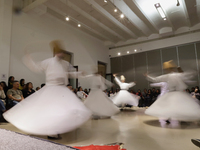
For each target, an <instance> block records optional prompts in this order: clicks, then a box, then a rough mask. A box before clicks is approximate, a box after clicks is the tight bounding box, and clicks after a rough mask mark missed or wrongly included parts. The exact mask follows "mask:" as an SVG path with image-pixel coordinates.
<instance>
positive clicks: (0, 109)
mask: <svg viewBox="0 0 200 150" xmlns="http://www.w3.org/2000/svg"><path fill="white" fill-rule="evenodd" d="M5 99H6V95H5V93H4V90H3V87H2V86H1V85H0V118H1V117H2V113H4V112H5V111H6V108H5V105H6V102H5Z"/></svg>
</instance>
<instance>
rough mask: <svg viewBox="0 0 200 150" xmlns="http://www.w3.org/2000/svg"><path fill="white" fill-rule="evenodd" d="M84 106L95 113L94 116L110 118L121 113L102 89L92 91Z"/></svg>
mask: <svg viewBox="0 0 200 150" xmlns="http://www.w3.org/2000/svg"><path fill="white" fill-rule="evenodd" d="M84 104H85V106H86V107H87V108H89V109H90V110H91V111H92V112H93V115H97V116H101V117H110V116H113V115H115V114H117V113H119V112H120V111H119V108H118V107H117V106H115V105H114V104H113V102H112V101H111V100H110V99H109V98H108V96H107V95H105V93H104V92H102V90H101V89H98V90H91V92H90V93H89V96H88V97H87V99H86V100H85V102H84Z"/></svg>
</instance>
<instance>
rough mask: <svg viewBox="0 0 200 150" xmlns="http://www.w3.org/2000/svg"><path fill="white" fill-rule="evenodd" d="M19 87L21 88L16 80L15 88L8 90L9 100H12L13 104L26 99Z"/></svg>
mask: <svg viewBox="0 0 200 150" xmlns="http://www.w3.org/2000/svg"><path fill="white" fill-rule="evenodd" d="M18 89H19V82H18V81H14V82H13V88H12V89H9V90H8V92H7V96H8V98H9V100H11V105H16V104H17V103H19V102H20V101H22V100H23V99H24V97H23V94H22V91H21V90H18Z"/></svg>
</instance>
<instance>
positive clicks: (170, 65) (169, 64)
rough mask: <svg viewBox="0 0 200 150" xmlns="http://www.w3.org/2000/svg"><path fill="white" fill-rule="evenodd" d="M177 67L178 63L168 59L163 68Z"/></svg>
mask: <svg viewBox="0 0 200 150" xmlns="http://www.w3.org/2000/svg"><path fill="white" fill-rule="evenodd" d="M170 68H177V66H176V64H175V63H174V62H173V60H170V61H167V62H164V63H163V69H170Z"/></svg>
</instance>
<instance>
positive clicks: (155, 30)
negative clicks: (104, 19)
mask: <svg viewBox="0 0 200 150" xmlns="http://www.w3.org/2000/svg"><path fill="white" fill-rule="evenodd" d="M124 2H125V3H126V4H127V5H128V4H130V3H133V6H134V7H133V8H131V9H132V11H134V10H135V11H136V9H137V12H138V13H137V15H139V16H140V18H141V19H142V20H146V22H148V24H149V25H151V26H152V28H153V29H152V31H153V32H155V33H159V28H158V27H157V26H156V25H155V23H154V22H153V21H152V20H151V19H150V18H149V17H148V15H146V14H145V13H144V11H143V9H142V8H141V7H140V5H139V4H138V3H137V2H136V1H135V0H131V1H130V0H124ZM139 12H140V13H141V14H140V13H139ZM148 24H147V25H148Z"/></svg>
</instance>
